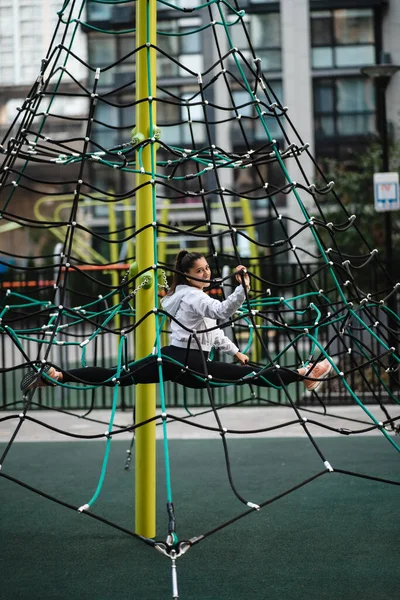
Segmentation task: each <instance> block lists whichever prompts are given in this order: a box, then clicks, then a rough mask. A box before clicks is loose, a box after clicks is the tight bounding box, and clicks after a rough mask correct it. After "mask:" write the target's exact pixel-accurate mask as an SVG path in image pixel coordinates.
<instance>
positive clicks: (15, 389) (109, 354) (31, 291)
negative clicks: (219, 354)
mask: <svg viewBox="0 0 400 600" xmlns="http://www.w3.org/2000/svg"><path fill="white" fill-rule="evenodd" d="M320 266H321V265H320V264H319V265H316V264H313V263H309V264H303V265H302V268H304V269H305V272H306V273H313V272H315V271H316V269H317V268H318V267H320ZM34 273H35V278H33V277H32V276H31V275H28V276H25V272H23V271H22V272H19V273H17V272H14V273H12V275H10V273H8V274H7V273H6V274H3V275H2V279H0V300H1V306H2V307H3V306H4V305H5V303H6V302H8V301H9V302H11V303H13V304H14V305H16V304H18V303H19V304H21V305H23V298H24V297H25V296H27V297H30V298H32V297H35V298H40V299H42V300H43V299H46V298H48V299H52V294H54V289H53V283H54V282H53V273H52V271H51V270H47V271H46V270H43V271H41V272H37V271H34ZM262 276H263V277H264V278H265V279H266V280H270V281H279V282H280V286H279V288H278V287H276V286H275V287H274V286H272V285H271V288H270V297H273V298H275V297H276V298H280V297H285V298H291V297H292V296H293V295H294V291H293V290H292V289H291V288H290V285H289V283H286V282H293V281H297V282H299V281H300V280H302V279H303V278H304V273H303V270H302V269H301V268H300V267H299V266H298V265H295V264H293V263H290V264H283V263H280V264H276V265H274V270H273V273H269V272H268V271H267V270H264V272H263V273H262ZM330 281H331V278H330V277H329V276H328V271H327V269H323V270H322V271H320V273H319V275H318V286H321V288H320V289H323V290H324V294H326V296H327V297H329V299H330V302H332V303H334V302H335V301H338V300H339V298H338V294H337V291H336V290H334V289H329V285H330V286H331V288H332V285H331V284H330V283H329V282H330ZM368 284H369V289H370V290H371V289H376V288H377V287H378V285H379V276H378V271H376V270H375V269H369V272H368ZM99 285H100V287H102V286H104V289H102V290H101V291H102V292H105V291H106V290H107V289H109V287H108V286H111V275H110V272H105V273H103V274H101V277H100V278H99V276H98V278H97V282H93V283H90V282H89V283H88V281H87V279H86V278H83V277H82V275H81V274H79V273H76V274H74V273H72V274H71V276H70V279H69V288H68V298H67V299H66V302H65V304H66V305H68V306H78V305H80V306H82V305H85V303H88V302H90V301H92V300H93V298H97V297H98V293H99V289H98V288H99ZM10 289H11V290H12V291H14V292H16V293H18V294H20V297H18V301H17V297H15V298H13V296H12V295H11V297H10V296H7V290H10ZM295 290H296V291H295V293H296V296H297V297H299V296H301V295H302V294H306V293H308V292H310V291H312V290H313V288H312V287H310V281H309V280H308V279H307V278H306V279H305V280H304V281H303V282H301V283H297V285H296V288H295ZM228 291H229V290H228ZM53 301H54V299H53ZM309 301H310V300H309V298H308V297H306V299H304V298H303V299H301V298H300V299H297V300H294V301H293V303H292V304H293V306H294V307H295V308H296V309H301V308H304V306H306V305H307V303H309ZM314 301H315V302H316V303H318V297H317V299H316V300H314ZM283 308H284V307H283ZM278 309H279V310H281V309H282V307H281V306H276V305H273V306H272V307H271V311H270V313H267V316H268V317H270V318H271V319H277V320H278V319H281V321H282V314H283V315H284V313H282V312H281V313H279V310H278ZM333 310H335V308H334V305H333ZM369 313H370V314H369V316H368V319H367V321H368V322H369V324H372V322H373V319H374V318H376V319H378V316H377V315H374V311H373V310H370V311H369ZM48 318H49V315H48V312H46V311H42V312H40V311H37V310H32V311H31V314H29V309H26V308H19V307H14V309H13V310H12V311H11V312H10V313H9V315H6V316H5V318H4V319H3V321H2V324H1V328H0V360H1V365H2V373H1V374H0V394H1V398H0V408H2V409H8V408H14V407H15V406H16V403H17V404H18V403H19V402H22V394H21V392H20V390H19V383H20V379H21V377H22V374H23V371H24V369H23V368H22V367H21V365H23V363H24V362H25V358H24V353H25V355H26V356H28V357H30V358H31V359H32V357H34V358H35V359H36V357H37V356H38V355H39V354H38V349H39V346H40V345H41V344H42V340H43V339H46V338H45V335H44V334H43V333H41V330H40V328H41V327H42V326H43V324H44V323H45V322H46V320H48ZM288 318H289V317H288ZM301 319H302V317H301V315H300V314H297V313H290V322H291V325H292V326H296V325H299V324H300V323H301ZM379 319H380V320H381V321H382V312H381V313H380V314H379ZM264 323H267V324H268V322H267V321H265V322H264ZM131 324H132V323H131ZM125 325H129V322H127V323H126V324H125ZM93 327H94V325H93V323H87V322H85V321H82V322H81V323H79V324H77V325H76V326H74V328H73V334H72V339H74V340H75V341H77V340H85V339H87V337H88V336H89V335H90V334H91V333H92V331H93ZM35 328H39V333H38V334H37V335H36V334H35V335H34V334H33V333H32V331H33V330H34V329H35ZM339 329H340V325H338V324H333V325H329V326H327V327H322V328H321V329H320V332H319V340H320V342H321V344H322V345H323V346H324V347H328V349H329V353H330V355H331V356H333V357H336V360H337V363H338V366H339V368H340V369H341V370H343V371H348V370H349V369H351V368H354V367H355V366H356V365H357V364H358V363H359V362H360V361H361V360H363V359H362V348H363V347H364V348H368V349H369V351H370V352H372V353H373V354H375V355H378V354H380V353H381V352H382V347H381V345H380V344H379V341H378V340H377V339H376V338H375V337H374V336H372V335H371V334H369V333H368V331H367V330H365V329H363V328H362V327H360V328H358V330H355V331H354V332H352V340H351V347H352V353H351V355H350V354H348V353H346V344H347V343H348V342H349V339H348V338H345V339H343V338H341V337H340V336H339V337H338V333H339ZM235 330H239V334H238V337H239V342H240V346H241V348H243V347H244V344H245V343H246V340H247V339H248V331H247V332H246V329H245V328H244V329H243V330H242V331H240V327H239V328H235ZM13 331H15V332H17V333H16V335H17V336H18V338H19V340H20V343H21V344H22V349H23V350H22V352H21V350H20V349H19V348H18V345H17V344H16V343H15V341H14V340H13V339H12V335H11V333H12V332H13ZM260 331H261V335H262V337H263V340H264V342H265V346H266V348H267V353H266V352H265V351H263V352H262V361H263V362H266V361H267V360H268V357H267V354H269V355H270V356H272V357H275V356H278V355H279V354H280V353H281V352H283V355H282V357H281V358H280V359H279V363H280V364H281V365H282V366H287V367H292V368H294V367H295V366H296V365H297V366H298V365H299V364H300V362H299V361H300V355H297V356H296V352H295V351H294V350H293V349H290V350H287V351H286V352H285V348H287V347H288V345H289V341H290V335H289V334H288V333H287V332H285V331H282V330H277V329H276V328H272V329H267V328H265V329H264V328H263V327H262V328H261V329H260ZM62 335H63V336H64V337H63V339H65V340H68V339H69V340H71V337H70V338H69V337H68V336H69V333H68V328H67V329H66V333H65V334H62ZM116 337H117V336H113V335H112V334H110V333H103V334H100V335H98V336H96V338H95V339H94V340H93V342H92V343H91V344H90V345H89V346H88V347H87V354H86V361H87V364H89V365H94V364H96V365H100V366H111V365H112V364H115V357H116ZM292 337H293V336H292ZM132 338H133V336H131V338H130V339H129V342H128V347H127V355H128V356H129V358H130V360H132V358H133V356H134V348H133V340H132ZM307 344H308V342H307V341H300V343H299V344H298V348H299V350H300V354H301V356H302V357H304V356H306V355H307V350H308V348H307ZM43 354H44V352H43V349H42V351H41V353H40V356H43ZM81 359H82V349H81V348H80V347H79V345H72V346H69V345H64V346H54V347H52V350H51V353H50V355H49V360H50V361H51V362H52V363H54V364H58V365H62V367H63V368H64V369H68V368H73V367H76V366H79V365H80V364H81ZM346 380H347V382H348V384H349V386H350V387H351V389H352V390H354V392H355V393H356V394H357V396H358V397H359V398H360V400H361V401H362V402H363V403H370V402H377V401H378V402H381V403H386V402H388V401H389V397H388V393H387V392H386V390H385V388H384V386H383V385H382V383H381V382H380V380H379V377H378V376H377V375H376V373H375V372H374V370H373V369H371V368H369V369H362V370H360V371H357V370H354V371H353V372H352V373H350V374H349V376H348V377H347V379H346ZM165 390H166V401H167V404H168V406H186V407H188V409H190V407H194V406H196V407H204V408H209V407H210V401H209V398H208V393H207V390H193V389H189V388H185V387H183V386H179V385H177V384H175V383H171V382H167V383H166V384H165ZM289 391H290V394H291V399H292V401H293V402H295V403H296V404H297V405H299V404H301V405H315V404H317V405H319V404H320V402H323V403H324V404H327V405H329V404H336V405H337V404H348V403H353V402H354V399H353V398H352V397H351V395H350V394H349V393H348V391H347V390H346V389H345V387H344V386H343V385H341V384H340V383H339V381H338V380H333V381H330V382H327V383H326V384H325V385H324V387H323V391H321V392H320V393H319V396H316V395H315V394H312V395H311V394H308V393H305V391H304V386H303V385H302V383H301V382H300V383H296V384H292V385H291V386H290V388H289ZM213 397H214V402H215V404H216V405H217V406H222V405H229V404H240V403H241V402H245V401H246V405H249V404H250V405H259V404H264V403H269V404H271V403H278V404H283V403H288V398H287V396H286V394H285V392H284V391H283V390H276V389H274V388H260V387H254V388H250V386H248V385H245V386H229V387H222V388H213ZM112 398H113V389H112V388H108V387H99V388H97V389H95V390H89V389H85V388H84V387H82V389H79V390H75V389H69V388H63V387H61V386H57V387H47V388H45V389H40V390H38V392H37V393H36V394H35V396H34V407H35V406H36V407H38V408H44V407H47V408H52V409H63V410H82V411H88V410H90V409H91V408H108V407H110V406H111V404H112ZM134 404H135V386H130V387H124V388H120V390H119V397H118V408H119V409H120V410H131V409H133V407H134Z"/></svg>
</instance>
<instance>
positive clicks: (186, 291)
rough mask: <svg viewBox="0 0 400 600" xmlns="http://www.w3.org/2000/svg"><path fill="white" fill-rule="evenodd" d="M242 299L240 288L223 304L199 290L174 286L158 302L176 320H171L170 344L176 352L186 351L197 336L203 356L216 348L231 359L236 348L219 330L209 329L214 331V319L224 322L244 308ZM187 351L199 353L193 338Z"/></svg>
mask: <svg viewBox="0 0 400 600" xmlns="http://www.w3.org/2000/svg"><path fill="white" fill-rule="evenodd" d="M244 299H245V291H244V288H243V286H242V285H238V287H237V288H236V289H235V291H234V292H233V293H232V294H230V296H228V298H227V299H226V300H223V301H222V302H220V301H219V300H214V299H213V298H210V296H208V295H207V294H205V293H204V292H203V291H202V290H200V289H199V288H196V287H193V286H190V285H177V286H176V289H175V292H174V293H173V294H172V295H171V296H165V297H164V298H163V299H162V300H161V305H162V307H163V309H164V310H165V311H166V312H168V313H169V314H170V315H171V316H172V317H174V318H175V319H176V321H175V320H174V319H171V344H172V345H173V346H178V348H187V346H188V340H189V337H190V335H191V333H196V335H197V339H198V340H199V342H200V345H201V349H202V350H204V351H205V352H209V351H210V350H211V348H212V347H213V346H215V347H216V348H218V349H219V350H222V351H223V352H227V353H228V354H231V355H232V356H234V355H235V354H236V353H237V352H239V348H238V347H237V346H236V345H235V344H234V343H233V342H232V341H231V340H230V339H229V338H228V337H226V335H224V332H223V331H222V329H220V328H216V329H212V328H213V327H216V324H217V319H220V320H222V321H227V320H228V319H229V317H231V316H232V315H233V314H234V313H235V312H236V310H237V309H238V308H239V307H240V306H241V305H242V304H243V301H244ZM181 325H183V326H184V327H182V326H181ZM185 328H187V329H188V331H187V330H186V329H185ZM210 329H212V330H211V331H210ZM190 348H193V349H195V350H199V346H198V344H197V342H196V340H195V339H194V338H193V337H192V339H191V341H190Z"/></svg>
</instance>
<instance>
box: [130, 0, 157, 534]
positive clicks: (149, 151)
mask: <svg viewBox="0 0 400 600" xmlns="http://www.w3.org/2000/svg"><path fill="white" fill-rule="evenodd" d="M156 24H157V3H156V0H137V1H136V48H140V47H141V46H143V48H142V49H141V50H138V52H137V54H136V101H137V104H136V133H138V134H143V136H144V138H145V139H149V138H151V137H152V136H153V131H152V129H153V126H154V125H155V123H156V110H155V103H154V102H152V101H151V98H153V97H155V95H156V51H155V50H154V49H153V48H150V47H146V44H148V43H150V44H154V45H155V44H156ZM143 100H144V101H143ZM155 152H156V147H155V144H153V143H150V144H148V145H147V146H146V147H145V148H144V149H143V152H142V165H143V170H144V171H145V172H146V173H138V174H137V177H136V183H137V186H142V187H141V188H140V189H139V190H138V192H137V194H136V231H137V230H139V229H140V228H142V227H144V226H146V225H149V224H151V223H152V222H153V221H155V220H156V215H155V214H154V211H153V189H152V188H153V185H152V184H151V183H150V181H151V175H150V174H149V173H151V172H152V166H155ZM136 169H137V170H139V156H138V153H136ZM144 184H146V185H144ZM155 235H156V234H155V231H154V230H153V227H148V228H147V229H145V230H144V231H142V232H141V233H139V234H138V235H137V238H136V261H137V265H138V270H139V272H141V271H143V270H148V269H151V268H152V265H154V261H155V244H154V236H155ZM154 275H155V273H154ZM154 285H157V281H156V278H155V277H153V285H151V286H150V287H149V288H148V289H145V288H142V289H141V290H140V291H139V292H138V294H137V295H136V319H137V321H139V320H140V319H141V318H142V317H143V316H144V315H145V314H147V313H148V312H149V311H151V310H152V309H153V308H154V304H155V293H154V287H153V286H154ZM155 336H156V328H155V316H154V315H150V316H149V317H147V318H146V319H145V320H144V322H143V323H142V324H141V325H139V327H138V328H137V330H136V340H135V345H136V348H135V355H136V359H139V358H142V357H144V356H146V355H148V354H150V353H151V351H152V349H153V344H154V340H155ZM155 414H156V386H155V384H141V385H138V386H137V387H136V422H137V423H141V422H142V421H146V420H147V419H151V418H152V417H154V416H155ZM135 447H136V454H135V463H136V468H135V507H136V510H135V531H136V533H137V534H139V535H143V536H145V537H149V538H151V537H155V535H156V517H155V515H156V426H155V421H153V422H152V423H148V424H147V425H144V426H143V427H139V428H138V429H137V430H136V444H135Z"/></svg>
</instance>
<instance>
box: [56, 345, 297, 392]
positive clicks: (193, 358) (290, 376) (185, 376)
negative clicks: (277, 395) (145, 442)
mask: <svg viewBox="0 0 400 600" xmlns="http://www.w3.org/2000/svg"><path fill="white" fill-rule="evenodd" d="M161 353H162V355H163V362H162V373H163V379H164V381H175V382H176V383H180V384H181V385H184V386H186V387H190V388H205V387H206V381H205V380H204V378H205V377H207V376H208V375H211V380H210V381H212V382H214V383H235V384H236V385H244V384H246V383H251V384H253V385H259V386H262V387H271V385H273V386H274V385H276V386H280V385H282V381H283V383H284V384H285V385H287V384H289V383H293V382H294V381H300V380H301V379H303V378H302V376H301V375H299V373H298V372H297V371H296V370H295V371H293V370H290V369H285V368H280V369H279V370H277V369H276V368H275V367H269V368H268V369H265V370H263V371H262V373H261V376H262V378H264V379H265V380H264V379H262V378H261V377H258V376H257V373H258V372H259V371H261V369H260V368H259V367H252V366H249V365H238V364H233V363H224V362H217V361H208V360H207V358H208V353H207V352H201V351H200V350H189V351H188V350H187V349H186V348H178V347H177V346H165V347H164V348H162V349H161ZM173 361H177V362H178V363H180V364H175V363H174V362H173ZM181 365H185V366H187V367H188V368H189V369H190V370H191V371H186V370H184V369H183V368H182V366H181ZM193 371H194V372H195V373H193ZM278 373H279V376H278ZM62 374H63V382H64V383H67V382H74V383H85V384H89V385H105V386H114V385H115V380H114V381H112V378H115V375H116V367H113V368H110V369H107V368H105V367H81V368H79V369H71V370H70V371H62ZM196 374H198V375H199V377H196ZM159 380H160V379H159V370H158V364H157V356H154V355H152V356H148V357H146V358H144V359H143V360H141V361H137V362H136V363H135V364H134V365H133V366H132V367H130V368H129V370H128V371H122V372H121V376H120V377H119V382H120V385H121V386H127V385H135V384H136V383H159Z"/></svg>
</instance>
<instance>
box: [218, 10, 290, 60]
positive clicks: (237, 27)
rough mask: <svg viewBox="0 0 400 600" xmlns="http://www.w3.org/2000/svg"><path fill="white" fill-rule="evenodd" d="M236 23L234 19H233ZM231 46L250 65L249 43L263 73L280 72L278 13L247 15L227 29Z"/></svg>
mask: <svg viewBox="0 0 400 600" xmlns="http://www.w3.org/2000/svg"><path fill="white" fill-rule="evenodd" d="M234 21H236V18H235V19H234ZM229 33H230V36H231V40H232V45H233V46H234V47H236V48H238V49H239V50H240V51H241V53H242V54H243V56H245V58H246V59H247V60H248V61H249V62H250V64H252V60H253V58H252V55H251V53H250V43H251V46H252V47H253V49H254V53H255V55H256V57H257V58H261V65H262V69H263V70H264V71H280V69H281V68H282V59H281V26H280V14H279V13H264V14H247V15H246V17H245V18H244V19H243V22H242V21H239V22H238V23H235V24H234V25H231V26H230V27H229ZM249 40H250V43H249Z"/></svg>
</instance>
